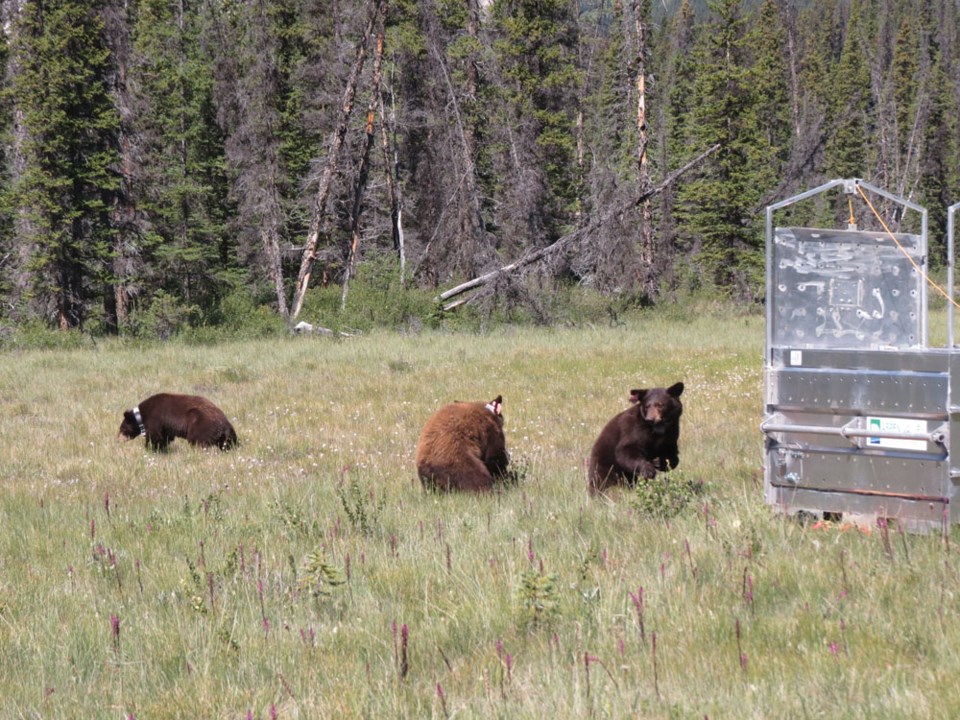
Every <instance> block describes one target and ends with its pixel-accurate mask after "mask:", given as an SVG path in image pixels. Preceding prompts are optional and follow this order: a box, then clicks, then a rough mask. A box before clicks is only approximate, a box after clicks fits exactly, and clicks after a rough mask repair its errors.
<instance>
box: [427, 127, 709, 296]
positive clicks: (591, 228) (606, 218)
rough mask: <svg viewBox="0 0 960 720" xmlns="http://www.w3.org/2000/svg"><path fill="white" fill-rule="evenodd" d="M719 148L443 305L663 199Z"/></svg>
mask: <svg viewBox="0 0 960 720" xmlns="http://www.w3.org/2000/svg"><path fill="white" fill-rule="evenodd" d="M719 148H720V143H717V144H716V145H713V146H711V147H709V148H707V149H706V150H704V151H703V152H702V153H700V154H699V155H697V157H695V158H694V159H693V160H691V161H690V162H688V163H687V164H686V165H684V166H683V167H681V168H679V169H677V170H674V171H673V172H672V173H670V175H668V176H667V178H666V179H665V180H664V181H663V182H662V183H660V184H659V185H657V186H656V187H654V188H651V189H649V190H647V191H645V192H642V193H640V195H638V196H637V197H636V198H634V199H633V200H631V201H630V202H629V203H626V204H623V205H618V206H616V207H615V208H613V209H612V210H609V211H607V212H606V213H603V214H601V215H600V217H599V218H598V219H596V220H593V221H591V222H589V223H587V224H586V225H585V226H583V227H581V228H578V229H577V230H574V231H573V232H572V233H569V234H568V235H564V236H563V237H561V238H559V239H558V240H556V241H555V242H554V243H552V244H551V245H548V246H547V247H545V248H540V249H539V250H534V251H533V252H531V253H529V254H527V255H525V256H524V257H522V258H520V259H519V260H517V261H516V262H513V263H510V264H509V265H504V266H503V267H502V268H500V269H498V270H493V271H491V272H488V273H485V274H484V275H481V276H479V277H476V278H474V279H473V280H468V281H467V282H465V283H461V284H459V285H457V286H456V287H452V288H450V289H449V290H446V291H444V292H442V293H440V295H439V296H438V298H437V299H438V300H440V301H443V300H449V299H450V298H452V297H456V296H457V295H462V294H463V293H465V292H467V291H468V290H472V289H473V288H475V287H480V286H481V285H486V284H487V283H488V282H490V281H491V280H494V279H496V278H497V277H499V276H500V275H503V274H504V273H510V272H514V271H515V270H519V269H520V268H523V267H526V266H527V265H531V264H533V263H535V262H537V261H538V260H542V259H543V258H545V257H547V256H548V255H551V254H553V253H555V252H557V251H558V250H562V249H563V248H565V247H566V246H567V245H569V244H570V243H572V242H573V241H574V240H576V239H577V238H579V237H581V236H583V235H584V234H586V233H593V232H595V231H596V230H597V229H598V228H601V227H603V226H604V225H606V224H607V223H608V222H610V220H611V218H614V217H616V216H618V215H621V214H623V213H625V212H626V211H628V210H630V209H631V208H634V207H636V206H638V205H640V204H641V203H644V202H646V201H647V200H649V199H650V198H652V197H654V196H656V195H659V194H660V193H662V192H663V191H664V190H666V189H667V188H668V187H670V186H671V185H672V184H673V183H675V182H676V181H677V178H679V177H680V176H681V175H683V174H684V173H686V172H688V171H689V170H690V169H692V168H694V167H696V166H697V165H699V164H700V163H702V162H703V161H704V160H706V159H707V157H709V156H710V155H712V154H713V153H714V152H716V151H717V150H718V149H719ZM462 304H463V301H458V302H454V303H450V304H448V305H445V306H444V308H443V309H444V310H452V309H453V308H455V307H458V306H460V305H462Z"/></svg>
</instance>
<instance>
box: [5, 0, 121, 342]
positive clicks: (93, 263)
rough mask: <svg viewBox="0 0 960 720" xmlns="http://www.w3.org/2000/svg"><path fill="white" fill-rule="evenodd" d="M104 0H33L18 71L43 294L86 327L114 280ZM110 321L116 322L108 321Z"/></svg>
mask: <svg viewBox="0 0 960 720" xmlns="http://www.w3.org/2000/svg"><path fill="white" fill-rule="evenodd" d="M101 9H102V3H100V2H95V1H94V0H56V1H54V2H46V1H45V2H39V1H37V2H26V3H24V4H23V6H22V7H21V11H20V14H19V16H18V17H17V28H16V32H15V34H14V37H15V44H14V47H13V52H14V54H15V55H16V65H17V70H18V71H17V74H16V76H15V77H14V78H13V88H12V89H13V92H14V94H15V98H16V103H17V110H18V112H19V113H21V116H22V121H23V126H24V130H25V143H24V145H23V147H22V152H23V155H24V166H23V172H22V173H21V174H20V175H19V176H18V177H17V178H16V201H17V203H18V204H19V206H20V207H21V208H22V209H23V211H25V212H26V213H27V214H28V215H29V216H30V219H31V222H30V223H29V226H30V227H31V228H33V230H34V232H35V234H34V236H33V237H29V238H27V237H24V238H19V239H18V242H23V243H27V244H29V245H31V246H32V247H34V248H35V251H34V254H33V256H32V258H31V262H30V269H31V270H32V272H33V292H34V297H35V298H36V299H37V301H38V302H39V304H40V307H41V309H42V310H43V311H44V313H52V315H53V316H54V317H55V318H56V322H57V324H58V326H59V327H60V328H62V329H67V328H74V327H82V326H83V325H84V322H85V321H86V320H87V318H88V317H89V314H90V303H91V301H93V300H94V299H96V298H98V297H99V298H100V299H101V300H102V299H103V297H102V295H101V293H102V292H103V289H104V287H106V285H107V283H106V278H107V277H108V275H109V271H110V254H111V250H112V241H111V235H112V230H111V227H110V222H109V212H108V211H109V208H110V207H111V204H112V202H113V197H114V195H115V193H116V191H117V181H116V176H115V173H114V169H115V167H116V164H117V149H116V133H117V127H118V117H117V113H116V111H115V109H114V107H113V105H112V104H111V102H110V98H109V96H108V92H107V87H106V85H105V81H104V79H105V77H106V76H107V74H108V58H109V52H108V50H107V47H106V45H105V42H104V37H103V27H104V26H103V18H102V16H101V15H100V12H101ZM108 322H109V321H108Z"/></svg>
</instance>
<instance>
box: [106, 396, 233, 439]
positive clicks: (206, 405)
mask: <svg viewBox="0 0 960 720" xmlns="http://www.w3.org/2000/svg"><path fill="white" fill-rule="evenodd" d="M140 435H143V436H145V437H146V444H147V447H148V448H151V449H153V450H166V448H167V446H168V445H169V444H170V443H171V442H172V441H173V439H174V438H178V437H182V438H186V439H187V442H189V443H190V444H191V445H199V446H200V447H211V446H213V445H216V446H217V447H218V448H220V449H221V450H226V449H227V448H231V447H233V446H234V445H236V444H237V433H236V432H235V431H234V429H233V425H231V424H230V421H229V420H227V416H226V415H224V414H223V411H222V410H221V409H220V408H218V407H217V406H216V405H214V404H213V403H212V402H210V401H209V400H207V399H206V398H203V397H200V396H199V395H176V394H173V393H160V394H159V395H151V396H150V397H148V398H147V399H146V400H144V401H143V402H142V403H140V404H139V405H137V406H136V407H135V408H133V409H132V410H125V411H124V413H123V422H122V423H120V437H123V438H126V439H127V440H132V439H133V438H135V437H138V436H140Z"/></svg>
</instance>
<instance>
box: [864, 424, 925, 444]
mask: <svg viewBox="0 0 960 720" xmlns="http://www.w3.org/2000/svg"><path fill="white" fill-rule="evenodd" d="M867 429H868V430H875V431H877V432H882V433H898V434H901V435H926V434H927V423H926V421H925V420H908V419H906V418H890V417H868V418H867ZM867 445H868V446H870V447H884V448H896V449H898V450H918V451H923V450H926V449H927V441H926V440H905V439H902V438H881V437H872V438H867Z"/></svg>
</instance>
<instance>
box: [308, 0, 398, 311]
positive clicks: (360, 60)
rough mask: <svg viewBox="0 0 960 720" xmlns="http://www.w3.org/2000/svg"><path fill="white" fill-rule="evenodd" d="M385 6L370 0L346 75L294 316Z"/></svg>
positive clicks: (380, 0)
mask: <svg viewBox="0 0 960 720" xmlns="http://www.w3.org/2000/svg"><path fill="white" fill-rule="evenodd" d="M386 7H387V3H386V0H370V13H369V18H368V20H367V25H366V28H365V30H364V32H363V36H362V37H361V38H360V40H359V41H358V42H357V54H356V58H355V59H354V62H353V68H352V69H351V71H350V76H349V77H348V78H347V86H346V88H345V89H344V91H343V101H342V102H341V104H340V117H339V119H338V121H337V127H336V129H335V130H334V133H333V137H332V138H331V140H330V148H329V150H328V152H327V164H326V166H325V167H324V170H323V175H322V176H321V177H320V184H319V185H318V187H317V195H316V198H315V200H314V203H313V214H312V216H311V218H310V227H309V229H308V230H307V242H306V245H305V246H304V248H303V255H302V259H301V261H300V272H299V273H298V274H297V285H296V287H295V288H294V294H293V302H292V303H291V306H290V319H291V320H294V319H296V317H297V315H299V314H300V310H301V309H302V308H303V299H304V297H305V296H306V294H307V288H308V287H309V285H310V276H311V275H312V273H313V265H314V263H315V262H316V259H317V244H318V242H319V241H320V228H321V226H322V224H323V216H324V214H325V212H326V206H327V196H328V195H329V194H330V184H331V182H332V181H333V176H334V174H335V173H336V171H337V160H338V157H339V155H340V149H341V148H342V147H343V141H344V138H345V137H346V135H347V127H348V125H349V123H350V116H351V114H352V113H353V101H354V98H355V97H356V94H357V84H358V83H359V81H360V73H361V72H362V71H363V65H364V62H365V60H366V56H367V45H368V43H369V41H370V36H371V35H372V34H373V29H374V27H376V25H377V22H378V20H379V19H380V18H381V16H382V15H384V14H385V13H386Z"/></svg>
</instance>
